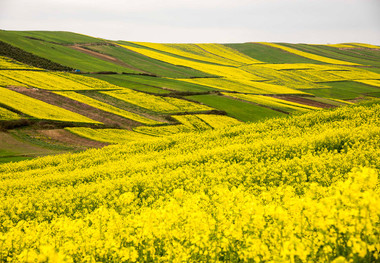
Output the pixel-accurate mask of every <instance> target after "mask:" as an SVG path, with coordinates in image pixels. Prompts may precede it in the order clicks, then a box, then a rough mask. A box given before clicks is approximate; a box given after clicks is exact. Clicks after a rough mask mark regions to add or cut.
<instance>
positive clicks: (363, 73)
mask: <svg viewBox="0 0 380 263" xmlns="http://www.w3.org/2000/svg"><path fill="white" fill-rule="evenodd" d="M329 72H331V73H332V74H334V75H337V76H340V77H342V78H344V79H346V80H375V79H377V80H380V74H378V73H375V72H372V71H368V70H363V69H354V70H336V71H329Z"/></svg>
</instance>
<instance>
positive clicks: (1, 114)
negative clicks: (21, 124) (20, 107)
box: [0, 107, 21, 121]
mask: <svg viewBox="0 0 380 263" xmlns="http://www.w3.org/2000/svg"><path fill="white" fill-rule="evenodd" d="M19 119H21V116H20V115H18V114H17V113H15V112H13V111H10V110H8V109H5V108H3V107H0V121H9V120H19Z"/></svg>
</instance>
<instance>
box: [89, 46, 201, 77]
mask: <svg viewBox="0 0 380 263" xmlns="http://www.w3.org/2000/svg"><path fill="white" fill-rule="evenodd" d="M121 43H123V44H125V43H126V42H121ZM90 49H92V50H95V51H98V52H101V53H104V54H107V55H110V56H113V57H116V58H118V59H120V60H121V61H123V62H124V63H127V64H128V65H131V66H132V67H135V68H137V69H139V70H142V71H145V72H147V73H150V74H154V75H157V76H164V77H172V78H188V77H205V76H208V74H206V73H203V72H200V71H198V70H195V69H192V68H186V67H181V66H176V65H173V64H169V63H166V62H163V61H159V60H155V59H152V58H149V57H146V56H144V55H141V54H139V53H136V52H133V51H131V50H128V49H125V48H122V47H116V46H91V47H90Z"/></svg>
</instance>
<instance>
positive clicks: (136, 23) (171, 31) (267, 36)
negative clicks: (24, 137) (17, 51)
mask: <svg viewBox="0 0 380 263" xmlns="http://www.w3.org/2000/svg"><path fill="white" fill-rule="evenodd" d="M0 29H6V30H64V31H72V32H77V33H82V34H87V35H91V36H96V37H102V38H107V39H112V40H130V41H149V42H174V43H187V42H193V43H195V42H204V43H208V42H217V43H237V42H251V41H268V42H290V43H321V44H325V43H342V42H365V43H371V44H377V45H380V0H108V1H107V0H0Z"/></svg>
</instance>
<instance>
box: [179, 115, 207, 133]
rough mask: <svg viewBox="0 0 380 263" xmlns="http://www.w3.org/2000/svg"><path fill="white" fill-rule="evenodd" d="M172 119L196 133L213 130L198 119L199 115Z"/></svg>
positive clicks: (180, 116)
mask: <svg viewBox="0 0 380 263" xmlns="http://www.w3.org/2000/svg"><path fill="white" fill-rule="evenodd" d="M172 117H173V118H174V119H176V120H177V121H179V122H180V123H182V124H183V125H185V126H186V127H189V128H191V129H192V130H194V131H204V130H208V129H211V128H212V127H211V126H210V125H208V123H206V122H205V121H203V120H202V119H200V118H198V116H197V115H176V116H172Z"/></svg>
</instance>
